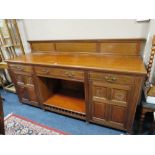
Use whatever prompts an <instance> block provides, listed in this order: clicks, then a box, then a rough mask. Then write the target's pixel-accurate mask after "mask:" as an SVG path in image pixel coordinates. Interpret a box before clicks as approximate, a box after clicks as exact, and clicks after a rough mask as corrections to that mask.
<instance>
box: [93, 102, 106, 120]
mask: <svg viewBox="0 0 155 155" xmlns="http://www.w3.org/2000/svg"><path fill="white" fill-rule="evenodd" d="M92 110H93V112H92V116H93V118H94V117H95V118H96V119H97V118H98V119H102V120H105V119H106V110H107V104H106V103H103V102H94V103H93V108H92Z"/></svg>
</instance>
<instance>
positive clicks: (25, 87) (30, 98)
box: [15, 74, 38, 106]
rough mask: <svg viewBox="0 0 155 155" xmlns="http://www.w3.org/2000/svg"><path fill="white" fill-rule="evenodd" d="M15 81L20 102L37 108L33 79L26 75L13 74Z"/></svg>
mask: <svg viewBox="0 0 155 155" xmlns="http://www.w3.org/2000/svg"><path fill="white" fill-rule="evenodd" d="M15 79H16V84H17V89H18V92H19V93H18V94H19V97H20V99H21V101H22V102H26V103H30V104H32V105H35V106H37V105H38V100H37V95H36V90H35V86H34V82H33V77H32V76H28V75H21V74H15Z"/></svg>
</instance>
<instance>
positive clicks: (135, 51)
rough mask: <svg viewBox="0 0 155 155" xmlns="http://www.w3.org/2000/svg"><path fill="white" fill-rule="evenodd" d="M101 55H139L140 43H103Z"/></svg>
mask: <svg viewBox="0 0 155 155" xmlns="http://www.w3.org/2000/svg"><path fill="white" fill-rule="evenodd" d="M100 47H101V48H100V52H101V53H108V54H120V55H139V52H140V43H136V42H135V43H134V42H131V43H101V45H100Z"/></svg>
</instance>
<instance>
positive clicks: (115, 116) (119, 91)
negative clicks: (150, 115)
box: [108, 84, 132, 129]
mask: <svg viewBox="0 0 155 155" xmlns="http://www.w3.org/2000/svg"><path fill="white" fill-rule="evenodd" d="M131 88H132V87H131V86H129V85H117V84H113V85H111V89H110V98H109V99H110V104H109V116H108V121H109V122H110V123H111V124H113V125H115V126H118V127H119V128H122V129H125V128H126V122H127V115H128V106H129V105H128V104H129V100H130V95H131Z"/></svg>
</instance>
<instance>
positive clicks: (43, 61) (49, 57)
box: [7, 52, 146, 75]
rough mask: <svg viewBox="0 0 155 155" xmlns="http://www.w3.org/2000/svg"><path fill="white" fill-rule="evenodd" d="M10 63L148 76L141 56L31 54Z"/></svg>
mask: <svg viewBox="0 0 155 155" xmlns="http://www.w3.org/2000/svg"><path fill="white" fill-rule="evenodd" d="M7 62H10V63H23V64H32V65H46V66H55V67H71V68H80V69H89V70H91V69H92V70H101V71H115V72H125V73H131V74H134V73H135V74H143V75H145V74H146V69H145V66H144V63H143V61H142V58H141V57H140V56H113V55H96V54H78V53H74V54H69V53H55V52H53V53H51V54H49V53H30V54H27V55H23V56H19V57H17V58H14V59H10V60H7Z"/></svg>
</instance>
